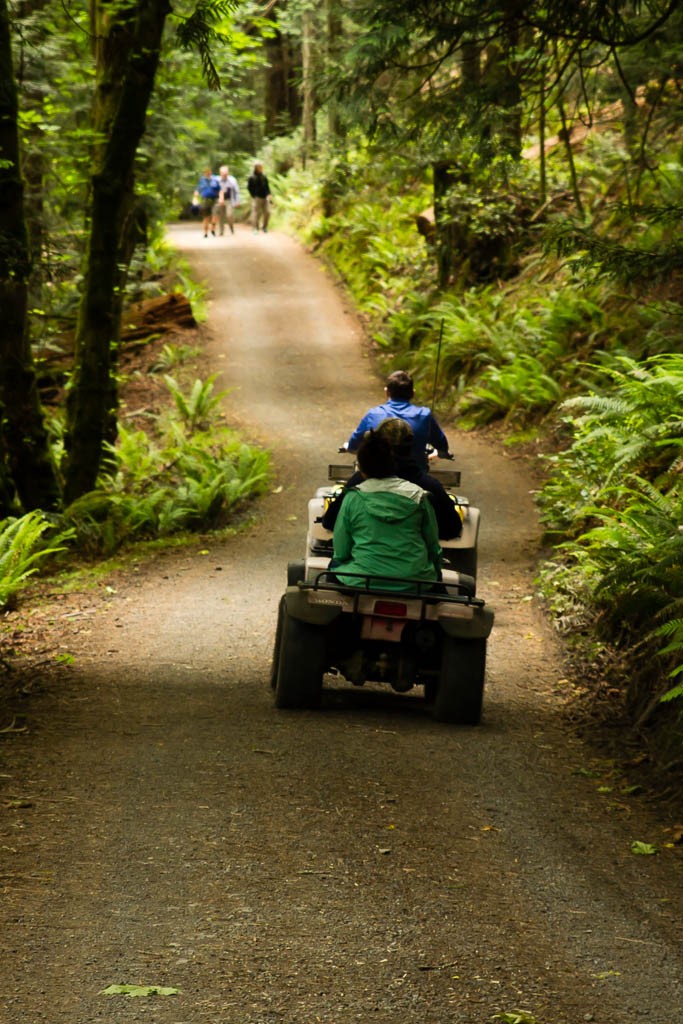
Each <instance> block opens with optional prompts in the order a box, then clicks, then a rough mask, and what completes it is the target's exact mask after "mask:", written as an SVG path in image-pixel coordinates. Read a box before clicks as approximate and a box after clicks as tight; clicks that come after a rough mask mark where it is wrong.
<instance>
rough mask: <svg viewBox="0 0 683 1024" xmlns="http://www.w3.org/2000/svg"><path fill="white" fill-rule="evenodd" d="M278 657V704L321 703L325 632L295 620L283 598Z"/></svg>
mask: <svg viewBox="0 0 683 1024" xmlns="http://www.w3.org/2000/svg"><path fill="white" fill-rule="evenodd" d="M280 611H281V637H280V648H279V654H278V656H277V662H278V664H277V678H276V680H275V706H276V707H278V708H313V707H317V706H318V704H319V703H320V693H321V690H322V686H323V672H324V671H325V647H326V645H325V633H324V631H323V630H322V629H321V627H320V626H313V625H311V624H310V623H308V622H300V621H299V619H294V618H292V616H291V615H290V614H289V612H288V611H287V607H286V605H285V603H284V599H283V601H282V603H281V606H280Z"/></svg>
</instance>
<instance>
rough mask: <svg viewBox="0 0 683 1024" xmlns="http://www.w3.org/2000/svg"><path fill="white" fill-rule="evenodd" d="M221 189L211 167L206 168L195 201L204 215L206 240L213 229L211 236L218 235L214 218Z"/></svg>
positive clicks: (203, 224) (196, 191) (196, 190)
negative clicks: (214, 208) (214, 206)
mask: <svg viewBox="0 0 683 1024" xmlns="http://www.w3.org/2000/svg"><path fill="white" fill-rule="evenodd" d="M219 192H220V189H219V186H218V178H217V177H216V175H215V174H213V173H212V171H211V168H210V167H205V168H204V173H203V174H202V176H201V178H200V179H199V181H198V182H197V188H196V189H195V193H194V199H195V201H196V202H197V203H199V206H200V210H201V214H202V227H203V229H204V238H206V237H207V235H208V233H209V228H210V229H211V234H212V235H215V234H216V222H215V220H214V217H213V205H214V203H215V202H216V200H217V199H218V195H219Z"/></svg>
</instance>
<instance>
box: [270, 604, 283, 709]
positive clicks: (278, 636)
mask: <svg viewBox="0 0 683 1024" xmlns="http://www.w3.org/2000/svg"><path fill="white" fill-rule="evenodd" d="M284 609H285V599H284V597H281V598H280V603H279V605H278V606H277V625H276V627H275V643H274V644H273V660H272V661H271V663H270V688H271V690H274V689H275V685H276V683H277V673H278V668H279V667H280V644H281V643H282V619H283V616H284Z"/></svg>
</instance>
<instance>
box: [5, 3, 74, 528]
mask: <svg viewBox="0 0 683 1024" xmlns="http://www.w3.org/2000/svg"><path fill="white" fill-rule="evenodd" d="M0 83H2V84H1V85H0V310H2V315H1V316H0V405H1V407H2V408H1V410H0V412H1V414H2V428H1V436H2V444H3V448H4V454H5V458H6V464H5V466H4V467H3V472H2V476H1V477H0V512H2V513H4V514H7V512H8V510H9V509H8V501H9V497H10V493H11V491H10V488H11V485H12V484H13V485H14V486H15V487H16V491H17V495H18V497H19V500H20V502H21V505H22V506H23V508H24V509H25V510H30V509H34V508H44V509H52V508H56V507H57V505H58V503H59V499H60V494H59V486H58V482H57V476H56V472H55V467H54V465H53V462H52V459H51V456H50V449H49V444H48V439H47V433H46V430H45V427H44V422H43V413H42V409H41V407H40V400H39V396H38V389H37V386H36V375H35V368H34V365H33V359H32V355H31V346H30V342H29V332H28V320H27V300H28V285H29V279H30V273H31V254H30V250H29V242H28V232H27V229H26V221H25V218H24V204H23V196H24V186H23V181H22V177H21V166H20V155H19V135H18V126H17V119H18V102H17V93H16V86H15V77H14V67H13V61H12V48H11V38H10V23H9V11H8V5H7V2H6V0H0Z"/></svg>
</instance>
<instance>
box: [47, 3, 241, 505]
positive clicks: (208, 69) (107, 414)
mask: <svg viewBox="0 0 683 1024" xmlns="http://www.w3.org/2000/svg"><path fill="white" fill-rule="evenodd" d="M234 7H235V0H197V2H196V4H195V5H194V9H193V10H192V12H191V13H190V14H189V15H188V16H187V17H186V18H184V19H183V22H182V25H181V27H180V28H179V30H178V36H179V39H180V42H181V44H183V45H185V46H187V47H194V48H195V49H196V50H197V51H198V53H199V57H200V59H201V62H202V66H203V68H204V72H205V75H206V77H207V81H208V84H209V86H210V87H212V88H217V87H218V85H219V80H218V74H217V72H216V69H215V66H214V63H213V59H212V57H211V51H210V45H209V44H210V42H211V40H212V39H213V38H215V34H214V30H213V27H212V26H213V25H214V24H215V23H216V22H217V21H219V20H220V19H221V18H222V17H223V16H225V15H226V14H227V12H228V11H230V10H232V9H233V8H234ZM170 11H171V6H170V2H169V0H137V2H129V0H125V2H122V0H93V3H92V7H91V12H92V18H91V22H92V34H93V39H94V45H95V54H96V93H95V103H94V112H93V127H94V130H95V135H96V137H97V138H98V139H99V138H101V140H102V141H101V143H98V144H97V145H96V148H95V151H94V154H93V173H92V178H91V196H92V198H91V203H90V231H89V238H88V248H87V254H86V260H85V275H84V285H83V297H82V301H81V305H80V309H79V317H78V326H77V331H76V356H75V366H74V373H73V378H72V384H71V389H70V393H69V401H68V430H67V436H66V451H67V460H66V467H65V483H64V492H65V498H66V500H67V501H72V500H73V499H75V498H77V497H79V496H80V495H81V494H84V493H85V492H87V491H89V490H92V488H93V487H94V486H95V483H96V481H97V476H98V473H99V469H100V463H101V460H102V454H103V450H104V442H105V441H107V440H113V438H114V435H115V419H116V407H117V394H116V379H115V373H114V370H115V365H116V364H115V357H116V351H117V346H118V341H119V331H120V320H121V303H122V296H123V289H124V285H125V280H126V275H127V272H128V266H129V263H130V259H131V255H132V252H133V249H134V247H135V244H136V242H137V241H138V240H140V238H141V237H142V234H143V233H142V227H143V225H142V223H141V208H140V207H139V206H136V203H135V192H134V171H135V158H136V154H137V150H138V146H139V144H140V141H141V139H142V137H143V135H144V131H145V121H146V116H147V107H148V105H149V101H150V98H151V95H152V90H153V88H154V82H155V78H156V73H157V67H158V64H159V58H160V53H161V45H162V38H163V32H164V27H165V24H166V19H167V17H168V15H169V13H170Z"/></svg>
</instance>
